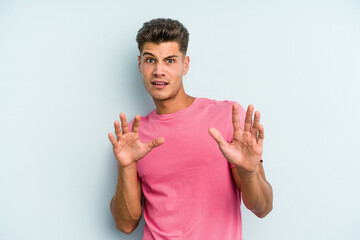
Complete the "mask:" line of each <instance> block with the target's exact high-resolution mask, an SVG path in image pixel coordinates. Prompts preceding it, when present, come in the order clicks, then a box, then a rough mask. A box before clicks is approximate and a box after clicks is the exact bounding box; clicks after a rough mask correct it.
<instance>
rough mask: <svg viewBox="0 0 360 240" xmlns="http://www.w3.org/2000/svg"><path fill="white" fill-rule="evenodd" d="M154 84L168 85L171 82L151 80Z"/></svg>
mask: <svg viewBox="0 0 360 240" xmlns="http://www.w3.org/2000/svg"><path fill="white" fill-rule="evenodd" d="M151 84H152V85H158V86H166V85H168V84H169V83H167V82H165V81H152V82H151Z"/></svg>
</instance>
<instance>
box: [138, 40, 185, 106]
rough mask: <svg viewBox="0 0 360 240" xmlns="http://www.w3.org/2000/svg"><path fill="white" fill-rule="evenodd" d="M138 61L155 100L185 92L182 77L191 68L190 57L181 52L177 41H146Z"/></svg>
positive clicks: (145, 84)
mask: <svg viewBox="0 0 360 240" xmlns="http://www.w3.org/2000/svg"><path fill="white" fill-rule="evenodd" d="M138 61H139V71H140V73H141V75H142V79H143V83H144V86H145V89H146V91H148V93H149V94H150V95H151V97H152V98H153V99H154V101H164V100H169V99H173V98H175V97H176V96H177V95H178V94H179V93H180V94H185V93H184V89H183V85H182V77H183V76H184V75H186V73H187V71H188V69H189V57H185V56H184V55H183V53H182V52H180V50H179V44H178V43H177V42H164V43H160V44H156V43H151V42H149V43H145V44H144V46H143V51H142V53H141V55H140V56H139V57H138Z"/></svg>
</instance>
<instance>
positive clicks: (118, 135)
mask: <svg viewBox="0 0 360 240" xmlns="http://www.w3.org/2000/svg"><path fill="white" fill-rule="evenodd" d="M114 128H115V135H116V138H117V140H119V139H120V138H121V136H122V133H121V129H120V123H119V121H115V122H114Z"/></svg>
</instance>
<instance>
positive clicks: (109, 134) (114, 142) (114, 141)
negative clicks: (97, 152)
mask: <svg viewBox="0 0 360 240" xmlns="http://www.w3.org/2000/svg"><path fill="white" fill-rule="evenodd" d="M108 137H109V140H110V142H111V144H112V145H113V147H116V146H117V141H116V139H115V137H114V135H113V134H112V133H108Z"/></svg>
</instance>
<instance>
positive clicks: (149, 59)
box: [145, 58, 155, 63]
mask: <svg viewBox="0 0 360 240" xmlns="http://www.w3.org/2000/svg"><path fill="white" fill-rule="evenodd" d="M145 61H146V62H148V63H153V62H155V60H154V59H152V58H148V59H146V60H145Z"/></svg>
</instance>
